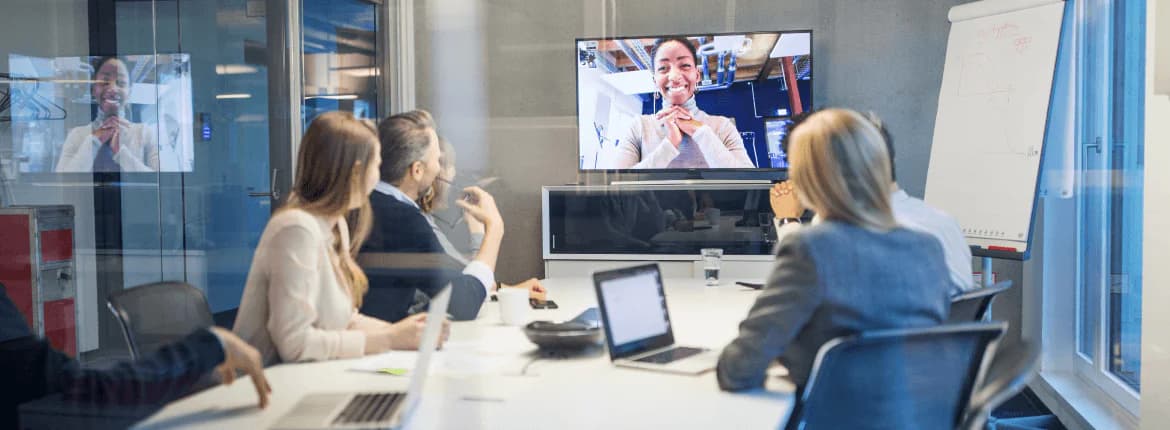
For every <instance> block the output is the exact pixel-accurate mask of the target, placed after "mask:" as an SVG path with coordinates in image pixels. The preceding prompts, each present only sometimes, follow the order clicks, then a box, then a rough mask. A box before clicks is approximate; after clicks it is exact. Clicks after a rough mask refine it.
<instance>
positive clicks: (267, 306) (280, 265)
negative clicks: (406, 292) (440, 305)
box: [234, 112, 425, 363]
mask: <svg viewBox="0 0 1170 430" xmlns="http://www.w3.org/2000/svg"><path fill="white" fill-rule="evenodd" d="M381 162H382V160H381V155H380V150H379V143H378V136H377V131H376V129H375V128H374V125H373V124H371V123H369V122H366V121H362V120H358V119H355V118H354V117H353V115H351V114H349V113H345V112H329V113H325V114H322V115H321V116H319V117H317V118H316V119H315V120H313V123H312V124H311V125H310V126H309V129H308V131H306V132H305V136H304V138H303V139H302V140H301V146H300V151H299V154H298V156H297V175H296V179H295V181H294V183H293V190H292V194H291V195H290V197H289V201H288V204H287V205H286V206H285V207H283V208H281V209H280V210H279V211H277V213H276V214H274V215H273V216H272V219H271V220H269V222H268V226H267V227H265V229H264V234H263V235H262V236H261V238H260V244H259V245H258V246H257V247H256V253H255V256H254V258H253V260H252V268H251V270H250V271H249V273H248V281H247V285H246V286H245V288H244V297H243V299H242V301H241V303H240V309H239V314H238V317H237V318H236V323H235V328H234V331H235V332H236V333H238V334H239V335H240V336H241V337H243V338H244V339H245V340H247V341H248V342H249V343H251V344H252V345H253V346H255V347H256V348H257V349H258V350H260V353H261V354H262V355H263V356H264V360H265V362H266V363H275V362H278V361H286V362H288V361H308V360H329V359H336V358H351V357H359V356H362V355H365V354H371V353H378V352H383V351H386V350H389V349H414V348H418V343H419V336H420V335H421V333H422V328H423V324H424V322H425V315H421V314H420V315H412V316H410V317H407V318H405V319H403V320H402V321H399V322H398V323H395V324H390V323H387V322H385V321H382V320H379V319H376V318H372V317H368V316H365V315H362V314H360V313H359V312H358V311H357V309H358V308H359V307H360V306H361V303H362V298H363V297H364V296H365V293H366V290H367V289H368V286H369V285H368V284H369V283H368V280H367V279H366V275H365V274H364V273H363V272H362V270H361V268H359V267H358V265H357V262H356V261H355V256H356V254H357V250H358V249H360V248H361V245H362V242H363V241H365V239H366V236H367V235H368V234H369V231H370V225H371V211H370V204H369V194H370V192H371V191H373V189H374V185H375V184H376V183H377V182H378V169H379V166H380V165H381ZM351 222H352V224H351Z"/></svg>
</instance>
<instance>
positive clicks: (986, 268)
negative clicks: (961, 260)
mask: <svg viewBox="0 0 1170 430" xmlns="http://www.w3.org/2000/svg"><path fill="white" fill-rule="evenodd" d="M982 261H983V264H982V265H981V266H980V267H982V268H983V287H984V288H986V287H990V286H992V285H995V281H994V280H992V279H991V278H992V274H991V257H982Z"/></svg>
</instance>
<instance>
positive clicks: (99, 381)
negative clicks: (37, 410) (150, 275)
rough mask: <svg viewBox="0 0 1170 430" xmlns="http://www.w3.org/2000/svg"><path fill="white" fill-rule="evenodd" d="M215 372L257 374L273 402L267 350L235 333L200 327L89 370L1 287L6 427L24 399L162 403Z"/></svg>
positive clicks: (0, 371)
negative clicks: (53, 342) (130, 358)
mask: <svg viewBox="0 0 1170 430" xmlns="http://www.w3.org/2000/svg"><path fill="white" fill-rule="evenodd" d="M213 369H215V370H217V371H218V372H219V373H220V375H221V376H222V377H223V378H224V381H225V382H227V383H231V381H232V380H233V379H234V378H235V371H236V370H241V371H244V372H245V373H247V374H249V375H251V376H252V382H253V383H254V384H255V385H256V392H257V393H258V394H259V395H260V407H262V408H263V407H265V406H267V403H268V393H270V392H272V390H271V388H269V387H268V381H267V380H266V379H264V368H263V366H262V365H261V363H260V353H258V352H256V349H255V348H252V347H251V346H249V345H248V344H247V343H246V342H244V341H243V340H241V339H240V338H238V337H236V336H235V335H233V334H232V332H230V331H227V330H223V329H219V328H212V329H210V330H198V331H196V332H194V333H191V334H190V335H188V336H187V337H186V338H185V339H183V340H181V341H179V342H176V343H173V344H170V345H167V346H164V347H163V348H161V349H159V350H158V351H157V352H155V353H154V354H151V355H149V356H147V357H145V358H143V359H141V360H138V361H134V362H122V363H118V365H117V366H115V367H113V368H111V369H105V370H93V369H83V368H81V366H80V365H79V364H78V363H77V361H76V360H73V359H71V358H69V357H68V356H66V355H65V354H63V353H61V352H60V351H57V350H54V349H53V348H52V347H51V346H49V343H48V342H46V341H45V340H44V339H40V338H38V337H36V336H35V335H34V334H33V332H32V330H30V329H29V327H28V324H26V323H25V321H24V317H23V316H22V315H21V314H20V312H19V311H17V310H16V305H15V304H13V303H12V301H11V300H10V299H9V298H8V292H7V290H5V288H4V286H3V285H0V381H4V382H3V383H0V428H17V426H18V423H17V414H16V408H17V406H19V405H20V404H21V403H25V402H28V401H30V400H34V399H37V398H40V397H44V396H47V395H50V394H55V393H62V394H63V395H64V396H65V399H66V400H69V401H76V402H78V404H79V405H81V404H82V403H85V404H163V403H166V402H169V401H171V400H174V399H176V398H178V397H179V396H182V395H184V394H186V393H187V392H188V390H189V389H191V387H193V386H194V385H195V383H196V382H198V381H199V379H200V377H202V376H203V375H204V374H206V373H208V372H210V371H211V370H213Z"/></svg>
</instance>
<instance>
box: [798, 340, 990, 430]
mask: <svg viewBox="0 0 1170 430" xmlns="http://www.w3.org/2000/svg"><path fill="white" fill-rule="evenodd" d="M1006 329H1007V324H1005V323H978V324H976V323H968V324H959V325H945V326H938V327H931V328H923V329H905V330H882V331H873V332H867V333H862V334H858V335H853V336H845V337H839V338H836V339H833V340H830V341H829V342H826V343H825V344H824V345H823V346H821V349H820V351H818V352H817V358H816V361H815V362H814V363H813V369H812V373H811V374H810V376H809V380H808V384H807V385H806V386H805V387H804V391H803V392H802V393H801V394H800V398H799V399H798V401H797V404H796V408H795V409H794V410H793V412H792V416H791V418H790V419H789V421H788V425H787V427H786V428H787V429H894V428H896V429H950V428H955V427H957V426H959V425H960V424H962V419H963V418H964V414H965V412H966V411H967V406H968V401H969V399H970V395H971V392H972V389H973V388H974V387H975V386H977V384H978V379H979V375H981V373H982V372H981V369H982V368H983V363H984V362H985V361H984V357H985V356H986V355H987V354H988V350H989V348H988V347H989V346H990V345H991V344H992V343H993V342H996V341H998V339H1000V337H1002V336H1003V333H1004V331H1005V330H1006Z"/></svg>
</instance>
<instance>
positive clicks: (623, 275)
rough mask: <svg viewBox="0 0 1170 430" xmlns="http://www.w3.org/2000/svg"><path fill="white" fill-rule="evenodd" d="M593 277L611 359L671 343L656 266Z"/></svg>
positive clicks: (672, 339)
mask: <svg viewBox="0 0 1170 430" xmlns="http://www.w3.org/2000/svg"><path fill="white" fill-rule="evenodd" d="M594 278H595V279H594V280H595V283H596V287H597V295H598V302H599V303H598V304H600V305H601V312H602V318H603V319H604V323H605V329H606V334H607V336H608V339H607V340H608V342H609V348H610V355H611V356H612V357H613V358H621V357H625V356H628V355H632V354H636V353H638V352H641V351H645V350H648V349H653V348H658V347H662V346H667V345H670V344H673V343H674V336H673V334H672V333H671V329H670V316H669V314H667V310H666V296H665V293H664V292H663V289H662V277H661V275H660V274H659V272H658V266H657V265H648V266H639V267H633V268H629V269H619V270H614V271H608V272H600V273H598V274H596V275H595V276H594Z"/></svg>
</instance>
